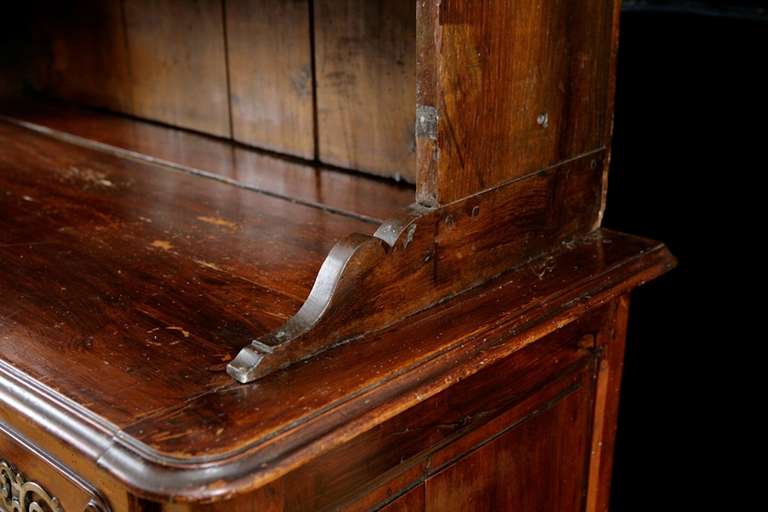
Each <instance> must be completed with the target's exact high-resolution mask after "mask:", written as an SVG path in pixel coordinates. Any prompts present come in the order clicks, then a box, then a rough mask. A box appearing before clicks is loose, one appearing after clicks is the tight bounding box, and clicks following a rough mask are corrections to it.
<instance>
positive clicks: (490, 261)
mask: <svg viewBox="0 0 768 512" xmlns="http://www.w3.org/2000/svg"><path fill="white" fill-rule="evenodd" d="M602 157H603V154H602V153H601V152H599V153H595V154H591V155H587V156H586V157H583V158H580V159H576V160H573V161H571V162H568V163H566V164H563V165H561V166H559V167H555V168H552V169H547V170H545V171H543V172H541V173H539V174H537V175H535V176H532V177H529V178H527V179H523V180H517V181H511V182H509V183H506V184H505V185H503V186H501V187H499V188H497V189H494V190H490V191H488V192H485V193H483V194H477V195H475V196H472V197H470V198H468V199H466V200H463V201H457V202H456V203H453V204H450V205H447V206H444V207H442V208H439V209H435V210H421V211H420V210H414V211H413V213H412V214H411V215H410V216H408V217H404V218H403V219H401V220H398V221H395V222H389V223H385V224H382V225H381V226H380V227H379V229H378V230H377V231H376V233H375V234H374V235H373V236H362V235H352V236H350V237H348V238H347V239H345V240H343V241H342V242H340V243H339V244H337V245H336V246H335V247H334V248H333V250H332V251H331V253H330V254H329V256H328V258H327V259H326V260H325V262H324V263H323V266H322V267H321V269H320V273H319V274H318V277H317V280H316V281H315V284H314V286H313V288H312V291H311V292H310V295H309V298H308V299H307V301H306V302H305V303H304V305H303V306H302V308H301V309H300V310H299V311H298V313H297V314H296V315H295V316H294V317H292V318H291V319H290V320H289V321H288V322H286V323H285V324H284V325H283V326H281V327H280V328H279V329H278V330H276V331H273V332H272V333H270V334H269V335H267V336H264V337H261V338H258V339H256V340H254V341H253V343H252V344H251V345H250V346H248V347H246V348H245V349H243V351H241V352H240V354H238V357H237V358H236V359H235V360H234V361H233V362H232V363H231V364H230V365H229V367H228V371H229V372H230V374H231V375H232V376H233V377H235V378H236V379H237V380H239V381H241V382H247V381H250V380H254V379H256V378H259V377H262V376H264V375H266V374H268V373H270V372H273V371H275V370H276V369H280V368H283V367H285V366H288V365H290V364H293V363H295V362H297V361H301V360H303V359H306V358H308V357H311V356H313V355H315V354H317V353H318V352H321V351H323V350H325V349H327V347H329V346H332V345H333V344H334V343H338V342H340V341H342V340H345V339H348V338H351V337H354V336H358V335H361V334H364V333H366V332H369V331H371V330H375V329H380V328H381V327H384V326H387V325H390V324H393V323H395V322H397V321H399V320H401V319H402V318H403V317H404V316H407V315H410V314H413V313H415V312H417V311H419V310H422V309H425V308H427V307H429V306H431V305H432V304H435V303H437V302H439V301H440V300H442V299H443V298H445V297H449V296H451V295H455V294H457V293H460V292H462V291H464V290H466V289H469V288H471V287H473V286H476V285H478V284H480V283H482V282H483V281H485V280H487V279H489V278H491V277H492V276H494V275H496V274H499V273H500V272H503V271H505V270H508V269H509V268H511V267H514V265H515V264H516V263H519V262H522V261H525V260H526V259H527V258H530V257H532V256H533V255H535V254H538V253H541V252H545V251H548V250H553V248H555V247H556V246H557V245H558V244H559V243H560V242H562V241H566V240H568V239H570V238H574V237H579V236H582V235H584V234H586V233H589V232H590V231H591V230H592V229H593V227H594V225H595V223H596V222H597V217H598V214H599V202H600V193H601V186H602V181H601V180H602V171H601V169H602V165H601V159H602ZM496 226H504V227H505V229H503V230H502V229H495V227H496ZM415 290H419V292H418V293H416V292H414V291H415Z"/></svg>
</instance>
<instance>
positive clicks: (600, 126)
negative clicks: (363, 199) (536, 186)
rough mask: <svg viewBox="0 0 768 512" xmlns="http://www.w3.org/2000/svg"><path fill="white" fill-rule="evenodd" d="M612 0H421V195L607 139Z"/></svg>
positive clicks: (531, 166) (437, 199)
mask: <svg viewBox="0 0 768 512" xmlns="http://www.w3.org/2000/svg"><path fill="white" fill-rule="evenodd" d="M616 3H617V2H615V1H614V0H589V1H585V2H561V1H558V0H547V1H544V2H541V1H538V0H536V1H534V0H525V1H512V0H496V1H489V2H462V1H459V0H444V1H442V2H437V1H436V0H429V1H427V2H420V4H423V5H420V10H419V49H418V54H419V64H418V65H419V72H418V78H419V84H418V87H419V100H418V101H419V105H418V107H417V108H418V110H419V119H420V123H421V125H422V129H421V130H418V131H419V132H420V133H419V138H418V144H419V145H422V146H423V147H422V148H421V149H420V150H419V158H420V159H421V161H420V163H419V166H418V167H419V172H420V175H419V184H418V185H419V200H420V201H422V202H424V203H428V204H444V203H450V202H451V201H455V200H457V199H460V198H462V197H465V196H468V195H470V194H473V193H476V192H478V191H480V190H484V189H486V188H489V187H494V186H497V185H498V184H499V183H502V182H504V181H505V180H508V179H510V178H513V177H516V176H521V175H524V174H527V173H530V172H533V171H537V170H538V169H541V168H544V167H548V166H551V165H554V164H555V163H557V162H561V161H563V160H566V159H568V158H573V157H575V156H577V155H580V154H582V153H585V152H588V151H592V150H595V149H598V148H601V147H607V146H608V137H607V136H606V134H607V132H608V130H606V126H609V125H610V123H611V119H612V117H611V116H612V113H611V111H610V108H609V107H610V101H609V92H610V87H611V84H612V81H611V73H612V68H613V57H612V55H613V49H614V44H613V41H614V40H615V39H616V37H617V31H616V27H615V26H614V23H613V21H614V17H613V13H614V8H613V7H614V5H615V4H616ZM422 117H423V120H422ZM435 144H436V146H437V147H439V151H436V150H435Z"/></svg>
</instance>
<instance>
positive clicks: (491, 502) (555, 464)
mask: <svg viewBox="0 0 768 512" xmlns="http://www.w3.org/2000/svg"><path fill="white" fill-rule="evenodd" d="M590 381H591V379H589V375H585V376H584V378H582V380H581V382H578V384H575V385H574V386H578V388H577V389H575V390H573V391H570V394H569V395H568V396H566V397H564V398H562V399H561V400H560V401H559V403H555V404H551V405H550V404H548V405H549V409H545V410H542V411H537V412H538V414H536V415H535V416H534V417H532V418H529V419H527V420H526V421H524V422H523V423H522V424H521V425H514V424H513V425H512V426H511V430H508V431H506V432H505V430H503V429H502V430H501V435H500V436H499V437H497V438H494V437H493V436H491V437H490V438H488V439H485V440H478V443H477V447H476V448H475V451H473V452H471V453H469V454H467V455H466V456H464V457H463V458H462V459H460V460H458V461H457V462H454V463H452V464H451V465H450V466H449V467H447V468H446V469H444V470H443V471H441V472H439V473H437V474H436V475H435V476H433V477H431V478H430V479H429V480H427V482H426V489H425V493H426V507H425V508H424V510H430V511H433V510H434V511H438V510H440V511H445V512H459V511H466V512H476V511H477V512H479V511H488V512H492V511H497V510H536V511H542V512H547V511H550V512H560V511H564V510H568V511H573V512H576V511H579V510H584V499H583V495H584V489H585V487H586V482H587V475H586V471H584V460H585V458H586V455H587V453H588V450H589V442H588V434H589V430H590V427H589V426H590V422H591V419H592V418H591V414H590V410H589V405H590V403H591V398H592V393H591V389H590V388H589V383H590ZM508 428H510V427H508ZM496 435H499V433H497V434H496Z"/></svg>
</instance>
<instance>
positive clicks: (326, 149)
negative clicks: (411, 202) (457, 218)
mask: <svg viewBox="0 0 768 512" xmlns="http://www.w3.org/2000/svg"><path fill="white" fill-rule="evenodd" d="M314 13H315V37H316V41H315V51H316V61H317V64H316V69H317V115H318V143H319V148H318V149H319V155H320V159H321V160H323V161H324V162H328V163H331V164H334V165H339V166H342V167H348V168H353V169H361V170H364V171H369V172H373V173H376V174H381V175H385V176H396V177H400V178H403V179H405V180H408V181H410V182H413V181H415V178H416V174H415V172H416V160H415V149H416V148H415V144H416V142H415V136H414V121H415V104H416V84H415V74H416V55H415V52H414V49H415V44H416V43H415V39H416V17H415V4H414V2H412V1H411V0H372V1H366V2H360V1H358V0H343V1H337V0H314Z"/></svg>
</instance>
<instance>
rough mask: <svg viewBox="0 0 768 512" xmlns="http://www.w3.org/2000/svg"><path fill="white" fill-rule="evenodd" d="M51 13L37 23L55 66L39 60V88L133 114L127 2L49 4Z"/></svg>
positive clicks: (105, 1) (56, 94) (65, 97)
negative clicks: (124, 8) (125, 19)
mask: <svg viewBox="0 0 768 512" xmlns="http://www.w3.org/2000/svg"><path fill="white" fill-rule="evenodd" d="M49 9H50V10H49ZM46 11H47V13H46V15H45V16H40V17H39V18H36V19H35V20H34V22H33V23H34V24H35V27H36V30H37V31H38V32H39V33H40V34H41V35H42V37H43V38H44V39H45V40H47V42H48V48H49V52H50V61H47V60H45V59H42V60H40V59H39V62H38V65H39V66H40V68H38V71H39V74H37V73H36V74H37V77H36V78H37V79H38V80H40V81H39V82H38V83H37V84H36V85H38V86H39V87H40V88H42V89H43V91H44V92H46V93H48V94H51V95H53V96H55V97H59V98H63V99H67V100H71V101H76V102H80V103H83V104H87V105H92V106H96V107H103V108H108V109H111V110H117V111H122V112H131V94H132V92H131V80H130V73H129V69H128V54H127V51H128V48H127V44H126V37H125V31H124V24H123V16H122V7H121V1H120V0H103V1H102V0H83V1H81V2H47V3H46ZM42 67H48V69H42Z"/></svg>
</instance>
